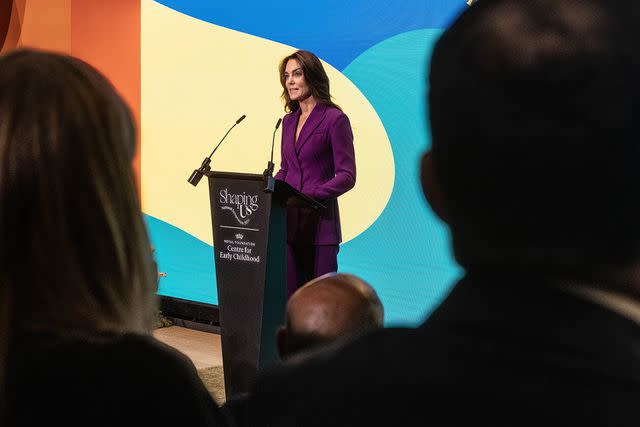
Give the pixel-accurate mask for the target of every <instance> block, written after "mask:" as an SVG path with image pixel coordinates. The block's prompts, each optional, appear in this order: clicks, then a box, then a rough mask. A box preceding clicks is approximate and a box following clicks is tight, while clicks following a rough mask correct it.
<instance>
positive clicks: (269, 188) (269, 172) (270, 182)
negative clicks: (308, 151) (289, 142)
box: [262, 118, 282, 193]
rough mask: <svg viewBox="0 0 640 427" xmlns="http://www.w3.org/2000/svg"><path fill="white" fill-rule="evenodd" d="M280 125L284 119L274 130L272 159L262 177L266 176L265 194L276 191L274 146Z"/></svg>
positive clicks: (280, 120)
mask: <svg viewBox="0 0 640 427" xmlns="http://www.w3.org/2000/svg"><path fill="white" fill-rule="evenodd" d="M280 123H282V119H281V118H280V119H278V122H277V123H276V128H275V129H274V130H273V136H272V138H271V159H270V160H269V162H268V163H267V168H266V169H265V170H264V172H262V175H263V176H264V179H265V184H266V186H265V189H264V191H265V193H266V192H272V193H273V191H274V189H275V180H274V179H273V167H274V164H273V146H274V145H275V143H276V132H277V131H278V128H279V127H280Z"/></svg>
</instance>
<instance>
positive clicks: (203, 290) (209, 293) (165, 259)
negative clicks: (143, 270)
mask: <svg viewBox="0 0 640 427" xmlns="http://www.w3.org/2000/svg"><path fill="white" fill-rule="evenodd" d="M144 217H145V221H146V223H147V229H148V230H149V235H150V237H151V243H152V244H153V247H154V248H155V257H156V262H157V263H158V270H159V271H161V272H163V273H166V274H167V277H162V278H160V280H159V283H158V285H159V286H158V294H159V295H164V296H168V297H172V298H181V299H185V300H189V301H198V302H202V303H205V304H214V305H218V290H217V287H216V275H215V270H214V266H213V261H214V258H213V246H211V245H208V244H206V243H204V242H202V241H201V240H199V239H196V238H195V237H193V236H192V235H191V234H189V233H187V232H186V231H184V230H181V229H180V228H178V227H175V226H173V225H171V224H169V223H167V222H164V221H162V220H160V219H158V218H155V217H153V216H151V215H145V216H144Z"/></svg>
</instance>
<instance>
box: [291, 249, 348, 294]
mask: <svg viewBox="0 0 640 427" xmlns="http://www.w3.org/2000/svg"><path fill="white" fill-rule="evenodd" d="M339 250H340V246H338V245H301V246H298V245H293V244H291V243H287V299H289V297H290V296H291V295H292V294H293V293H294V292H295V291H296V289H298V288H299V287H300V286H302V285H304V284H305V283H307V282H308V281H309V280H312V279H315V278H316V277H319V276H322V275H323V274H326V273H331V272H334V271H338V251H339Z"/></svg>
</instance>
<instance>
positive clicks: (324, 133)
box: [275, 103, 356, 295]
mask: <svg viewBox="0 0 640 427" xmlns="http://www.w3.org/2000/svg"><path fill="white" fill-rule="evenodd" d="M299 118H300V110H297V111H294V112H293V113H290V114H287V115H286V116H284V119H283V122H282V154H281V156H282V157H281V162H280V163H281V167H280V171H279V172H278V173H277V174H276V176H275V177H276V179H280V180H283V181H285V182H287V183H288V184H289V185H291V186H292V187H294V188H296V189H297V190H299V191H300V192H302V193H304V194H306V195H308V196H309V197H312V198H314V199H317V200H319V201H321V202H322V203H323V204H325V205H326V209H321V210H317V211H314V210H312V209H308V208H300V207H289V208H287V295H290V294H291V293H293V291H295V289H297V288H298V287H299V286H301V285H302V284H304V283H305V282H306V281H308V280H311V279H313V278H314V277H317V276H319V275H322V274H324V273H328V272H331V271H336V270H337V254H338V244H339V243H340V242H341V241H342V233H341V230H340V213H339V212H338V200H337V197H338V196H340V195H341V194H344V193H345V192H347V191H348V190H350V189H351V188H353V186H354V185H355V182H356V163H355V154H354V150H353V133H352V132H351V125H350V124H349V119H348V118H347V116H346V115H345V114H344V113H343V112H342V111H340V110H338V109H337V108H334V107H329V106H327V105H325V104H321V103H318V104H316V106H315V107H314V108H313V111H311V114H309V117H308V118H307V121H306V122H305V124H304V126H303V127H302V130H301V131H300V135H299V137H298V141H297V142H296V141H295V134H296V128H297V126H298V119H299Z"/></svg>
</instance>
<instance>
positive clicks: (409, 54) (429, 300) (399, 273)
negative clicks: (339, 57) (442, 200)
mask: <svg viewBox="0 0 640 427" xmlns="http://www.w3.org/2000/svg"><path fill="white" fill-rule="evenodd" d="M440 34H442V30H417V31H410V32H407V33H403V34H400V35H397V36H395V37H392V38H390V39H387V40H385V41H383V42H381V43H378V44H377V45H375V46H373V47H372V48H370V49H368V50H367V51H366V52H364V53H363V54H362V55H360V56H359V57H358V58H356V59H355V60H354V61H353V62H351V63H350V64H349V65H348V66H347V67H346V68H345V70H344V74H345V75H346V76H347V77H348V78H349V79H350V80H351V81H352V82H353V83H354V84H355V85H356V86H357V87H358V89H360V91H362V93H363V94H364V95H365V96H366V98H367V99H368V100H369V102H370V103H371V105H372V106H373V107H374V109H375V110H376V112H377V113H378V115H379V117H380V119H381V120H382V123H383V125H384V127H385V130H386V131H387V135H388V137H389V140H390V141H391V148H392V151H393V156H394V161H395V165H396V167H395V173H396V175H395V182H394V186H393V191H392V193H391V197H390V199H389V202H388V203H387V206H386V207H385V209H384V211H383V212H382V214H381V215H380V216H379V217H378V219H377V220H376V221H375V223H374V224H372V225H371V227H369V228H368V229H367V230H366V231H365V232H364V233H362V234H360V235H359V236H357V237H356V238H355V239H353V240H351V241H349V242H347V243H346V244H344V245H342V247H341V249H340V258H339V264H338V265H339V266H340V270H341V271H345V272H351V273H354V274H357V275H359V276H361V277H363V278H365V279H366V280H367V281H368V282H369V283H371V284H372V285H373V286H374V287H375V289H376V290H377V292H378V294H379V296H380V299H381V300H382V303H383V304H384V307H385V319H386V323H387V324H390V325H397V324H402V325H415V324H417V323H420V322H421V321H422V320H424V319H425V318H426V317H427V316H428V315H429V314H430V313H431V312H432V311H433V309H434V308H435V307H437V305H438V304H439V303H440V302H441V301H442V299H443V298H444V297H445V296H446V295H447V294H448V293H449V291H450V289H451V287H452V286H453V284H454V283H455V281H456V280H457V279H458V278H459V277H460V275H461V273H462V270H461V268H460V267H459V266H458V265H457V264H456V262H455V260H454V259H453V257H452V255H451V250H450V238H449V234H448V231H447V229H446V227H445V226H444V224H443V223H442V222H441V221H440V220H439V219H438V218H437V217H436V216H435V214H434V213H433V211H432V210H431V209H430V208H429V207H428V205H427V203H426V202H425V199H424V196H423V194H422V189H421V187H420V182H419V161H420V156H421V155H422V153H423V152H424V151H425V150H426V149H427V148H429V147H430V145H431V139H430V136H429V135H430V132H429V127H428V123H427V119H426V117H427V105H426V93H427V86H426V82H427V79H426V75H427V70H428V65H429V64H428V62H429V58H431V51H432V49H433V46H434V44H435V42H436V40H437V39H438V37H439V36H440Z"/></svg>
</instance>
